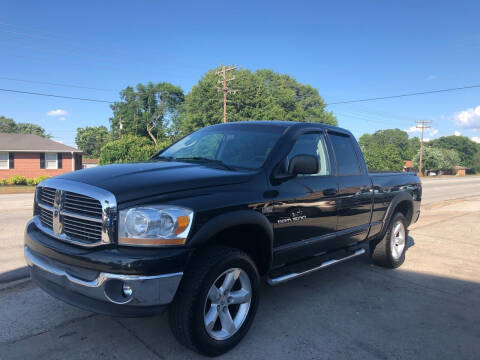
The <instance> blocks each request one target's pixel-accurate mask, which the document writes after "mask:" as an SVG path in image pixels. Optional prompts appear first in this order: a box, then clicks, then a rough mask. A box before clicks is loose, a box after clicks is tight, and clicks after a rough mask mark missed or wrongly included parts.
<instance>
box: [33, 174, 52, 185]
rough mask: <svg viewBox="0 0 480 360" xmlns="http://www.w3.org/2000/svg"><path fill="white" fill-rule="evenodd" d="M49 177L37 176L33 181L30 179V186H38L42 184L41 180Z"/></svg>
mask: <svg viewBox="0 0 480 360" xmlns="http://www.w3.org/2000/svg"><path fill="white" fill-rule="evenodd" d="M49 177H50V176H48V175H40V176H37V177H36V178H35V179H31V180H32V181H33V184H32V185H38V184H39V183H40V182H42V181H43V180H46V179H48V178H49Z"/></svg>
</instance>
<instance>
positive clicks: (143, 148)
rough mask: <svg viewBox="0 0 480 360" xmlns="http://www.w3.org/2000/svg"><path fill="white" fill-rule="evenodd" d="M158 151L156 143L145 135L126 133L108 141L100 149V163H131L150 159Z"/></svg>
mask: <svg viewBox="0 0 480 360" xmlns="http://www.w3.org/2000/svg"><path fill="white" fill-rule="evenodd" d="M156 152H157V150H156V148H155V145H153V144H152V142H151V141H150V140H148V139H147V138H145V137H140V136H134V135H125V136H123V137H122V138H121V139H119V140H114V141H110V142H108V143H106V144H105V145H104V146H103V147H102V149H101V150H100V158H99V162H100V165H105V164H114V163H130V162H138V161H145V160H148V159H150V158H151V157H152V156H153V155H155V153H156Z"/></svg>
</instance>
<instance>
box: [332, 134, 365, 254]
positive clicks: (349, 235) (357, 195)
mask: <svg viewBox="0 0 480 360" xmlns="http://www.w3.org/2000/svg"><path fill="white" fill-rule="evenodd" d="M328 138H329V141H330V142H331V146H332V148H333V153H334V157H335V162H336V171H337V172H336V175H337V181H338V196H337V207H338V213H337V215H338V217H337V245H338V246H346V245H350V244H355V243H356V242H359V241H363V240H365V239H366V236H367V234H368V230H369V227H370V216H371V207H372V196H373V191H372V189H373V188H372V183H371V180H370V177H369V176H368V173H367V171H366V169H365V167H364V166H362V162H361V161H360V156H361V155H360V154H359V151H360V149H359V148H358V146H356V143H354V140H353V139H352V138H351V136H350V135H349V134H343V133H340V132H334V131H329V132H328Z"/></svg>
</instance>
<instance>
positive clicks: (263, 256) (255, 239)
mask: <svg viewBox="0 0 480 360" xmlns="http://www.w3.org/2000/svg"><path fill="white" fill-rule="evenodd" d="M212 244H222V245H227V246H231V247H234V248H237V249H240V250H243V251H245V252H246V253H247V254H249V255H250V256H251V257H252V259H253V261H254V262H255V264H256V265H257V268H258V271H259V273H260V274H261V275H263V274H266V273H267V272H268V270H269V269H270V268H271V265H272V258H273V228H272V225H271V224H270V222H269V221H268V219H267V218H266V217H265V216H264V215H263V214H261V213H259V212H256V211H253V210H236V211H231V212H228V213H225V214H221V215H218V216H215V217H213V218H212V219H210V220H209V221H208V222H207V223H205V224H204V225H202V226H201V228H200V229H199V230H198V231H197V232H196V233H195V234H194V235H193V237H192V238H191V239H190V240H189V241H188V246H190V247H194V248H201V247H203V246H205V245H212Z"/></svg>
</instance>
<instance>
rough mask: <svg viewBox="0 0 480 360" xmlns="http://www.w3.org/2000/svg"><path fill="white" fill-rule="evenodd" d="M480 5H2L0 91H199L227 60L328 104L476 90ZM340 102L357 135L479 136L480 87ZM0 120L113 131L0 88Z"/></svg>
mask: <svg viewBox="0 0 480 360" xmlns="http://www.w3.org/2000/svg"><path fill="white" fill-rule="evenodd" d="M479 13H480V2H478V1H473V0H472V1H438V0H437V1H401V2H399V1H396V2H394V1H362V2H360V1H278V0H277V1H262V2H261V1H252V2H250V1H240V2H238V1H237V2H233V1H223V2H221V1H190V2H188V1H175V2H170V1H169V2H166V1H165V2H164V1H156V2H155V1H135V2H133V1H118V0H117V1H78V2H71V1H42V2H40V1H12V0H4V1H2V2H1V3H0V49H1V51H0V88H6V89H15V90H21V91H34V92H45V93H51V94H62V95H67V96H77V97H86V98H97V99H105V100H118V92H119V91H120V90H121V89H122V88H124V87H125V86H127V85H136V84H137V83H139V82H143V83H144V82H148V81H154V82H159V81H168V82H172V83H174V84H176V85H179V86H181V87H182V88H183V89H184V90H185V91H188V90H190V88H191V87H192V86H193V85H194V84H195V83H196V82H197V81H198V79H199V78H200V77H201V76H202V74H203V73H205V71H206V70H208V69H210V68H213V67H215V66H217V65H218V64H221V63H224V64H238V65H240V66H241V67H244V68H248V69H251V70H256V69H261V68H268V69H273V70H274V71H277V72H280V73H288V74H290V75H291V76H293V77H295V78H296V79H297V80H298V81H300V82H302V83H308V84H310V85H312V86H314V87H316V88H317V89H318V90H319V92H320V95H321V96H322V97H323V98H324V99H325V101H326V102H327V103H328V102H334V101H341V100H349V99H357V98H368V97H375V96H386V95H394V94H401V93H407V92H417V91H427V90H436V89H443V88H453V87H461V86H468V85H478V84H480V69H479V64H480V27H479V26H478V14H479ZM7 78H8V79H7ZM11 79H20V80H29V81H37V82H50V83H60V84H68V85H76V86H79V88H73V87H61V86H54V85H47V84H40V83H27V82H22V81H17V80H11ZM81 86H83V87H89V88H91V89H86V88H80V87H81ZM477 107H478V108H477ZM329 109H330V110H333V112H334V114H335V115H336V116H337V118H338V120H339V125H340V126H342V127H346V128H348V129H350V130H352V131H353V133H354V134H355V135H356V136H357V137H358V136H360V135H361V134H363V133H365V132H370V133H371V132H374V131H375V130H378V129H385V128H400V129H409V128H410V127H411V126H414V121H415V120H420V119H428V120H432V121H433V124H432V125H433V131H431V132H427V134H426V137H427V138H435V137H439V136H444V135H452V134H454V133H455V132H457V133H461V134H462V135H466V136H469V137H470V138H474V139H475V140H478V141H479V142H480V88H477V89H470V90H462V91H456V92H448V93H440V94H431V95H424V96H416V97H407V98H400V99H391V100H381V101H372V102H364V103H358V104H345V105H332V106H330V107H329ZM56 110H59V111H56ZM52 111H53V112H52ZM219 111H221V109H219ZM49 114H50V115H49ZM0 115H3V116H7V117H11V118H14V119H15V120H16V121H19V122H33V123H37V124H39V125H41V126H43V127H44V128H46V129H47V131H48V132H50V133H51V134H52V135H53V136H54V137H55V138H54V139H55V140H60V141H62V142H64V143H66V144H73V143H74V137H75V133H76V128H77V127H83V126H87V125H100V124H103V125H107V126H108V118H109V117H110V116H111V110H110V108H109V106H108V104H103V103H91V102H81V101H72V100H64V99H55V98H45V97H37V96H31V95H22V94H11V93H4V92H1V91H0ZM412 134H415V133H412Z"/></svg>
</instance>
